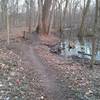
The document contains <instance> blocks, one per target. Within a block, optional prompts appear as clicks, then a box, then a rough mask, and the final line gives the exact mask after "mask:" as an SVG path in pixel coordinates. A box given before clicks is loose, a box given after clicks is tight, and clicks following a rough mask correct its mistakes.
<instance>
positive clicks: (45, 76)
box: [12, 34, 73, 100]
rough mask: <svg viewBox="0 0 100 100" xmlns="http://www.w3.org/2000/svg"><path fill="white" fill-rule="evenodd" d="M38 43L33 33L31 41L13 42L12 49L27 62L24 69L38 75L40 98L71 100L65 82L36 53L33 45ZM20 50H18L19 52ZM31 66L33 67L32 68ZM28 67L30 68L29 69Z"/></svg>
mask: <svg viewBox="0 0 100 100" xmlns="http://www.w3.org/2000/svg"><path fill="white" fill-rule="evenodd" d="M38 44H39V40H38V37H37V35H36V34H34V35H33V37H32V41H31V42H30V41H27V42H26V41H23V42H22V41H21V42H19V43H17V44H16V43H15V44H14V47H15V48H14V47H12V48H13V51H14V52H15V53H17V54H18V55H20V57H21V59H22V60H24V61H26V62H27V63H28V66H27V68H26V70H28V71H31V72H32V70H34V71H35V72H36V73H38V75H39V82H40V83H39V84H40V85H41V86H42V89H43V94H41V100H42V99H43V98H44V99H43V100H70V99H71V100H73V99H72V97H71V96H72V95H71V96H70V93H69V89H68V88H66V83H64V81H63V80H62V79H60V78H58V74H59V73H58V72H57V71H56V70H54V69H53V68H52V67H50V66H49V65H47V64H45V63H44V62H43V61H42V59H40V57H39V56H38V54H36V52H35V50H34V47H35V46H36V45H38ZM19 51H20V52H19ZM32 67H33V68H32ZM29 69H30V70H29ZM28 71H27V75H29V76H28V77H29V78H30V79H31V78H32V77H34V76H32V74H29V73H30V72H28ZM36 100H37V99H36Z"/></svg>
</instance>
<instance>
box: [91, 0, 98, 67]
mask: <svg viewBox="0 0 100 100" xmlns="http://www.w3.org/2000/svg"><path fill="white" fill-rule="evenodd" d="M97 22H98V0H96V9H95V19H94V28H93V32H94V37H93V39H92V57H91V67H93V65H94V63H95V55H96V38H95V33H96V26H97Z"/></svg>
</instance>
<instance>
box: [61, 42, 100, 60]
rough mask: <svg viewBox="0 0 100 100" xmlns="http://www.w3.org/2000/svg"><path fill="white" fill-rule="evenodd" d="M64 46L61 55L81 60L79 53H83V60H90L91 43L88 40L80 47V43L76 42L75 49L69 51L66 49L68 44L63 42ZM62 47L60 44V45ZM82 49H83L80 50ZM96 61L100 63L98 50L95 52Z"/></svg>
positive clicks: (99, 51)
mask: <svg viewBox="0 0 100 100" xmlns="http://www.w3.org/2000/svg"><path fill="white" fill-rule="evenodd" d="M64 45H65V49H64V50H63V51H62V53H61V55H62V56H65V57H68V56H73V55H74V56H78V57H80V58H82V57H83V56H82V54H81V53H79V52H84V58H88V59H91V55H92V43H91V42H90V41H88V40H85V41H84V45H83V46H82V45H80V43H79V42H78V40H77V41H76V42H75V48H74V49H70V50H69V48H68V45H69V42H68V41H65V42H64ZM61 46H62V44H61ZM82 48H84V49H82ZM96 60H97V61H100V50H97V52H96Z"/></svg>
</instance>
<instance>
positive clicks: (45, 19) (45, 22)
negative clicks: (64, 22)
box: [42, 0, 52, 35]
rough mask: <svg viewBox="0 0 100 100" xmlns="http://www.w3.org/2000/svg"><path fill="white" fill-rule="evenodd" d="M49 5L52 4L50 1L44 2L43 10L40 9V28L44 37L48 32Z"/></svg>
mask: <svg viewBox="0 0 100 100" xmlns="http://www.w3.org/2000/svg"><path fill="white" fill-rule="evenodd" d="M51 3H52V0H45V1H44V5H43V9H42V26H43V27H42V28H43V30H42V32H43V33H44V34H46V35H47V34H48V31H49V22H48V16H49V11H50V7H51Z"/></svg>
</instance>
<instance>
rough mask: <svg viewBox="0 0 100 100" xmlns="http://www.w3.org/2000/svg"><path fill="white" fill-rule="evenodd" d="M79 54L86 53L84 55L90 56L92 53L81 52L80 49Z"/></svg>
mask: <svg viewBox="0 0 100 100" xmlns="http://www.w3.org/2000/svg"><path fill="white" fill-rule="evenodd" d="M78 53H79V54H82V55H86V56H92V54H87V53H85V52H82V51H78Z"/></svg>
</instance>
